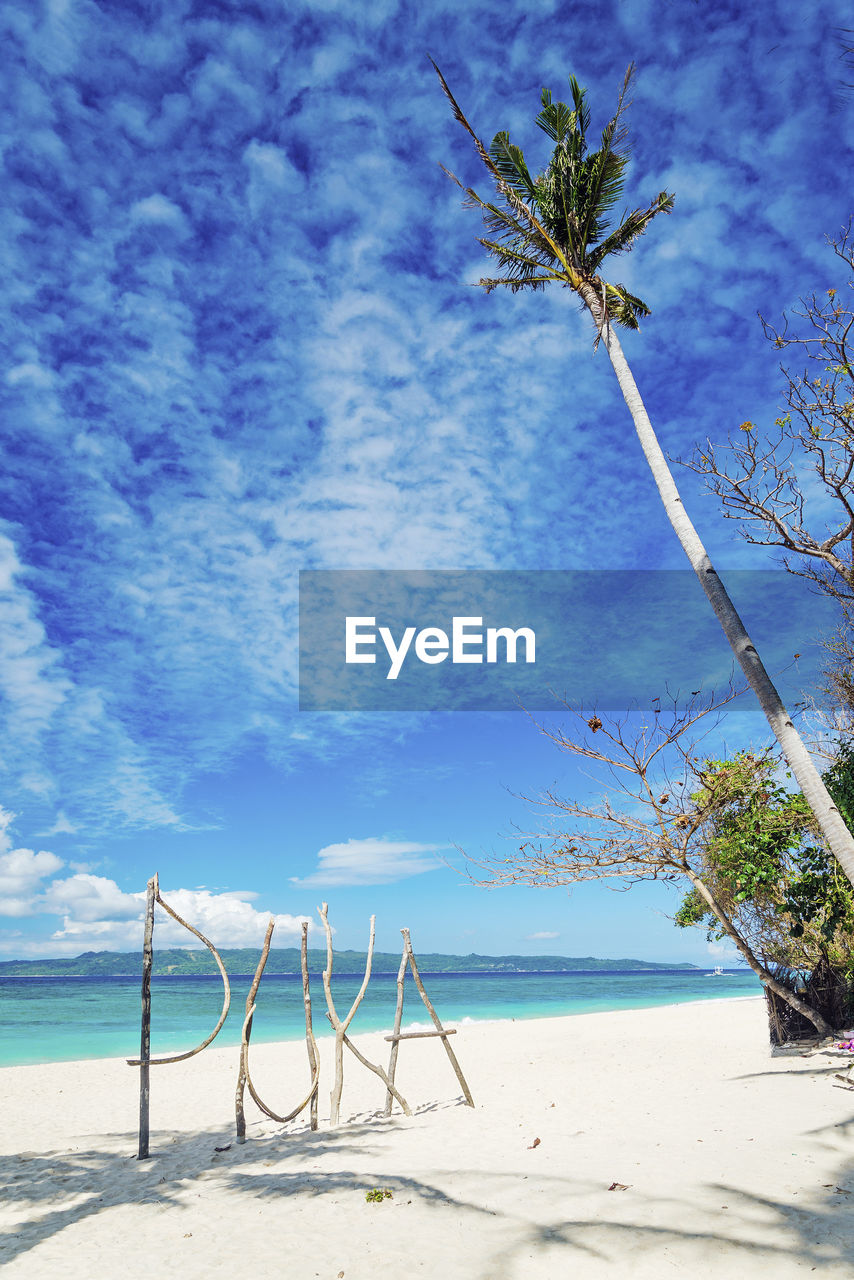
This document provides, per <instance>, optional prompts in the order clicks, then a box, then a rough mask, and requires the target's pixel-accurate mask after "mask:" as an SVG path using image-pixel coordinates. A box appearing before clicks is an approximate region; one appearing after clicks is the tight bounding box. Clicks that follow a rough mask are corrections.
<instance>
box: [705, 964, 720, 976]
mask: <svg viewBox="0 0 854 1280" xmlns="http://www.w3.org/2000/svg"><path fill="white" fill-rule="evenodd" d="M723 976H724V971H723V969H722V968H721V966H720V965H719V964H716V965H715V971H714V973H707V974H706V977H707V978H722V977H723Z"/></svg>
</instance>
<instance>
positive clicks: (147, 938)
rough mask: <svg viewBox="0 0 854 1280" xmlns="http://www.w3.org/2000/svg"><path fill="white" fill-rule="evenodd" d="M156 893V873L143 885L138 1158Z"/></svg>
mask: <svg viewBox="0 0 854 1280" xmlns="http://www.w3.org/2000/svg"><path fill="white" fill-rule="evenodd" d="M156 895H157V873H156V872H155V874H154V875H153V876H152V878H151V879H150V880H149V882H148V884H147V886H146V893H145V933H144V935H143V939H142V1026H141V1029H140V1037H139V1153H138V1157H137V1158H138V1159H139V1160H147V1159H148V1136H149V1123H148V1109H149V1098H150V1090H149V1079H148V1066H149V1061H150V1058H151V964H152V959H153V954H154V949H153V937H154V899H155V897H156Z"/></svg>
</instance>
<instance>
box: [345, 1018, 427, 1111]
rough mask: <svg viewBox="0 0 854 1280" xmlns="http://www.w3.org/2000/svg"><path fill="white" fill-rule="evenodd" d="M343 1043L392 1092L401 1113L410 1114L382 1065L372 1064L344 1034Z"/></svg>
mask: <svg viewBox="0 0 854 1280" xmlns="http://www.w3.org/2000/svg"><path fill="white" fill-rule="evenodd" d="M344 1043H345V1044H346V1046H347V1048H348V1049H349V1050H350V1052H351V1053H354V1054H355V1055H356V1057H357V1058H358V1059H359V1061H360V1062H361V1064H362V1066H363V1067H367V1068H368V1070H369V1071H373V1073H374V1075H375V1076H379V1078H380V1079H381V1080H382V1082H383V1084H384V1085H385V1087H386V1089H388V1090H389V1092H390V1093H391V1094H392V1096H393V1097H395V1098H397V1100H398V1102H399V1103H400V1105H401V1106H402V1107H403V1114H404V1115H406V1116H411V1115H412V1111H411V1110H410V1107H409V1103H408V1102H407V1101H406V1099H405V1098H404V1097H402V1096H401V1094H399V1093H398V1092H397V1089H395V1087H394V1085H393V1084H392V1082H391V1080H390V1079H389V1078H388V1076H387V1075H386V1073H385V1072H384V1071H383V1069H382V1067H377V1066H375V1065H374V1063H373V1062H368V1059H367V1058H366V1057H365V1056H364V1055H363V1054H361V1053H359V1050H358V1049H357V1048H356V1046H355V1045H354V1044H353V1041H352V1040H351V1039H350V1037H349V1036H348V1035H345V1036H344Z"/></svg>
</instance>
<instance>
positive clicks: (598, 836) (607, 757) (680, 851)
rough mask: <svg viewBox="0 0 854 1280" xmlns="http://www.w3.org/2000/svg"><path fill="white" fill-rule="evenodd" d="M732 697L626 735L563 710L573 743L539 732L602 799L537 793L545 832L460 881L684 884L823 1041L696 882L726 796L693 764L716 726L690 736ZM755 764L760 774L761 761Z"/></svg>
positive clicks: (478, 864) (621, 728)
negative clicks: (602, 778) (594, 778)
mask: <svg viewBox="0 0 854 1280" xmlns="http://www.w3.org/2000/svg"><path fill="white" fill-rule="evenodd" d="M735 696H736V691H735V690H730V691H729V693H728V694H726V695H724V696H723V697H718V698H715V697H714V696H713V695H711V696H707V697H704V698H700V697H696V696H695V697H693V698H692V699H691V701H690V702H689V703H688V704H687V705H682V706H680V705H679V704H678V703H677V702H676V700H675V699H674V700H671V704H670V705H669V706H667V707H666V708H662V709H661V710H657V709H654V710H653V713H652V714H651V715H649V716H646V717H644V718H643V722H642V723H641V724H640V726H639V727H636V728H634V729H632V728H630V717H628V716H627V717H625V718H623V719H615V720H611V721H603V720H602V719H601V718H600V717H599V716H598V715H593V716H590V717H589V718H588V717H586V714H585V713H584V712H583V711H578V710H576V709H573V708H572V707H569V706H567V709H568V710H569V711H570V713H571V715H572V716H573V717H574V719H575V720H576V722H577V724H578V727H579V731H580V736H578V737H575V736H567V735H566V734H564V733H563V732H562V731H560V730H554V731H553V730H550V729H546V728H543V726H540V727H541V730H542V732H543V733H545V734H546V736H547V737H548V738H550V739H551V740H552V741H553V742H554V743H555V744H556V745H557V746H558V747H560V748H561V749H562V750H564V751H569V752H571V753H572V754H573V755H575V756H579V757H581V758H582V759H585V760H589V761H592V762H594V763H595V764H596V765H598V766H601V767H602V769H603V770H604V771H605V773H606V775H607V777H608V779H609V787H608V792H606V794H605V795H603V796H602V797H600V798H599V799H598V800H597V801H593V802H589V803H588V802H580V801H575V800H569V799H566V798H564V797H562V796H560V795H558V794H557V793H556V792H555V791H552V790H549V791H547V792H545V793H544V795H542V796H541V797H540V799H539V801H537V802H536V804H537V806H538V808H539V809H540V811H541V813H542V816H543V817H544V818H545V819H546V823H545V824H544V825H545V827H546V829H545V830H544V831H541V832H538V833H537V834H535V835H533V836H530V837H529V838H528V839H526V840H525V841H524V842H523V843H522V844H520V845H519V846H518V848H517V849H516V851H515V853H514V854H512V855H511V856H510V857H503V858H502V857H494V858H486V859H482V860H477V859H472V858H469V859H468V872H469V876H470V878H471V879H472V881H473V882H474V883H475V884H478V885H480V886H482V887H485V888H496V887H499V886H502V885H510V884H527V885H534V886H538V887H543V888H545V887H551V886H554V885H570V884H579V883H581V882H583V881H587V880H607V879H618V880H621V881H623V882H624V883H625V884H626V885H627V886H630V885H631V884H633V883H636V882H638V881H641V880H682V881H688V882H689V884H690V885H691V887H692V889H693V890H694V891H695V892H696V894H697V895H698V896H699V898H700V899H702V901H703V902H704V903H705V904H706V906H707V907H708V909H709V910H710V911H711V912H712V913H713V914H714V915H715V917H716V919H717V920H718V922H719V924H720V927H721V929H722V930H723V932H724V933H725V934H726V936H727V937H728V938H730V940H731V941H732V942H733V943H734V945H735V946H736V948H737V949H738V951H739V952H740V954H741V955H742V956H743V957H744V959H745V960H746V962H747V963H748V964H749V965H750V967H751V969H753V971H754V973H756V974H757V975H758V977H759V979H760V981H761V982H762V983H763V985H764V986H766V987H768V988H770V989H771V990H772V991H774V992H775V993H776V994H777V995H778V996H779V997H780V998H781V999H782V1000H785V1001H786V1003H787V1004H789V1005H791V1006H792V1008H794V1009H796V1010H797V1011H798V1012H799V1013H801V1014H803V1016H804V1017H806V1018H808V1019H809V1020H810V1022H812V1024H813V1026H814V1027H815V1028H816V1031H817V1032H818V1033H819V1035H822V1036H827V1035H830V1034H831V1033H832V1028H831V1027H830V1025H829V1024H828V1023H827V1021H826V1020H825V1019H824V1018H823V1017H822V1015H821V1014H820V1013H818V1012H817V1011H816V1010H814V1009H813V1008H812V1007H811V1006H810V1005H809V1004H807V1002H806V1001H804V1000H803V999H801V997H800V996H799V995H798V994H797V993H796V992H794V991H793V990H791V989H790V988H789V987H787V986H786V985H785V984H784V983H782V982H780V981H779V980H778V979H777V978H776V977H775V976H774V974H773V973H772V972H771V971H770V969H769V968H768V966H767V965H766V964H764V963H763V961H762V960H761V959H760V957H759V956H758V955H757V954H756V952H755V951H754V949H753V948H752V947H751V945H750V943H749V941H748V940H747V938H746V937H745V936H744V934H743V933H742V932H741V931H740V930H739V928H738V926H737V924H736V922H735V920H734V919H733V917H732V914H731V913H730V912H729V911H728V910H727V909H726V907H725V905H724V903H723V902H722V901H721V900H720V898H719V897H718V896H717V895H716V894H715V892H714V891H713V889H712V888H710V886H709V884H708V883H707V881H706V879H704V878H703V876H702V875H701V868H702V862H703V860H702V850H703V847H704V842H705V841H706V840H707V839H708V836H709V831H710V828H711V826H712V824H713V822H714V819H715V816H716V815H717V814H719V813H720V812H722V810H723V808H724V806H725V805H726V804H727V803H728V802H729V799H730V793H729V790H728V788H727V784H726V780H725V778H723V777H720V776H716V775H715V774H714V773H713V772H710V771H709V770H707V769H705V768H704V765H703V762H702V759H703V758H702V754H701V751H700V743H701V741H702V738H703V737H705V736H706V735H707V734H708V733H709V732H710V731H711V728H712V727H714V723H716V721H713V724H712V725H711V726H710V727H709V728H707V729H705V731H704V732H703V733H702V734H699V736H698V733H697V732H695V730H696V729H697V726H698V725H699V723H700V722H701V721H702V720H703V719H704V718H705V717H706V716H708V715H709V714H710V713H714V712H716V711H718V710H719V709H720V708H721V707H722V706H724V705H725V704H726V703H727V702H729V701H731V700H732V698H734V697H735ZM755 759H756V762H757V769H760V768H761V765H762V762H763V761H765V760H766V759H767V753H766V754H765V755H762V754H757V755H756V756H755ZM614 797H616V799H615V798H614Z"/></svg>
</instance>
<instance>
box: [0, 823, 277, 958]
mask: <svg viewBox="0 0 854 1280" xmlns="http://www.w3.org/2000/svg"><path fill="white" fill-rule="evenodd" d="M13 818H14V815H13V814H11V813H9V812H8V811H7V810H4V809H0V916H7V917H23V916H36V915H42V916H59V917H61V919H62V927H61V928H58V929H55V930H54V931H53V932H52V933H51V934H50V935H49V937H47V936H45V935H44V934H42V935H40V936H39V935H30V936H28V937H27V939H26V940H25V941H22V935H21V934H20V933H14V934H9V933H6V934H4V935H3V937H2V938H0V951H3V950H6V951H9V950H13V951H14V954H15V955H24V954H31V955H38V956H56V955H77V954H78V953H79V952H81V951H86V950H116V951H127V950H131V949H134V948H136V947H138V946H140V945H141V943H142V928H143V915H144V911H145V893H144V892H139V893H125V892H124V890H122V889H121V888H120V887H119V886H118V885H117V884H116V882H115V880H109V879H107V877H106V876H98V875H93V874H92V873H91V872H88V871H83V870H81V871H77V872H76V873H75V874H74V875H68V876H63V877H57V876H56V873H57V872H58V871H60V870H61V869H62V868H63V867H64V866H65V863H64V861H63V859H62V858H58V857H57V856H56V854H54V853H49V852H47V851H46V850H41V851H40V852H38V853H36V852H34V851H33V850H32V849H12V848H11V844H12V840H11V836H10V834H9V827H10V824H11V822H12V821H13ZM50 876H53V877H54V879H52V880H50V881H49V882H48V883H47V884H45V883H44V882H45V881H46V880H47V879H48V877H50ZM163 896H164V898H165V900H166V901H167V902H168V903H169V905H170V906H171V907H172V909H173V910H174V911H176V912H177V913H178V915H180V916H182V917H183V918H184V919H185V920H187V921H188V922H189V923H190V924H192V925H194V926H195V927H196V928H197V929H198V930H199V931H200V932H201V933H203V934H204V935H205V936H206V937H208V938H209V939H210V940H211V942H212V943H213V944H214V946H216V947H254V946H260V944H261V942H262V941H263V938H264V933H265V930H266V928H267V923H268V921H269V919H270V915H271V914H272V913H270V912H267V911H262V910H259V909H258V908H257V907H256V906H254V905H253V902H254V900H255V899H257V897H258V895H257V894H256V893H252V892H250V891H248V890H229V891H226V892H222V893H213V892H211V890H209V889H180V888H178V889H171V890H168V891H166V892H165V893H164V895H163ZM273 918H274V920H275V924H276V931H275V933H274V941H275V943H276V945H278V946H288V945H292V944H293V943H294V942H295V940H296V939H297V938H298V937H299V935H300V932H301V925H302V919H303V917H300V916H293V915H289V914H278V915H274V916H273ZM155 936H156V943H157V945H159V946H180V947H187V946H192V947H196V946H199V945H201V944H200V943H199V942H198V941H197V939H196V938H195V937H194V936H193V935H192V934H189V933H188V932H187V930H186V929H184V928H182V927H181V925H179V924H177V923H176V922H175V921H174V920H173V919H172V918H171V917H170V916H168V915H167V914H166V912H164V911H163V910H161V909H160V908H158V909H157V912H156V916H155Z"/></svg>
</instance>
